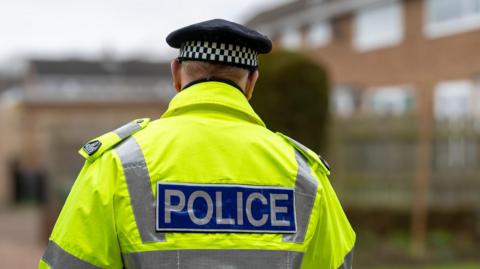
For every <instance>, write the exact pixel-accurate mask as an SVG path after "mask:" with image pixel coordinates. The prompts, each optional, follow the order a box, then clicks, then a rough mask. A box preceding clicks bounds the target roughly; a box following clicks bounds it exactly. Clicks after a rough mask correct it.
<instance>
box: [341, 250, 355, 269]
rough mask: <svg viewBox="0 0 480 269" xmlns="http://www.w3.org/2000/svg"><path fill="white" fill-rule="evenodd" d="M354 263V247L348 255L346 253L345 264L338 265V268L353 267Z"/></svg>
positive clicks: (348, 268)
mask: <svg viewBox="0 0 480 269" xmlns="http://www.w3.org/2000/svg"><path fill="white" fill-rule="evenodd" d="M352 263H353V248H352V250H350V252H348V254H347V255H345V258H344V259H343V264H342V265H340V267H338V269H352Z"/></svg>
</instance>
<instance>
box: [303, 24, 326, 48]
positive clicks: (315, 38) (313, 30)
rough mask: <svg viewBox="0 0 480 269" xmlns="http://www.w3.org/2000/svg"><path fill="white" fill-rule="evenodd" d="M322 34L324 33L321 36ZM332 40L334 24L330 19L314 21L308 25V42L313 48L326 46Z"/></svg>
mask: <svg viewBox="0 0 480 269" xmlns="http://www.w3.org/2000/svg"><path fill="white" fill-rule="evenodd" d="M320 35H323V36H321V37H319V36H320ZM331 41H332V25H331V23H330V21H328V20H322V21H317V22H313V23H312V24H310V26H309V27H308V31H307V44H308V46H309V47H312V48H319V47H325V46H327V45H328V44H330V42H331Z"/></svg>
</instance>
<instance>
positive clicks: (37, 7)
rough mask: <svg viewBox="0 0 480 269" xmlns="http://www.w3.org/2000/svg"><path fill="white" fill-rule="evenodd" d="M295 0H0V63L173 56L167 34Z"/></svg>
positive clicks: (235, 18) (245, 16)
mask: <svg viewBox="0 0 480 269" xmlns="http://www.w3.org/2000/svg"><path fill="white" fill-rule="evenodd" d="M288 1H291V0H241V1H227V0H224V1H221V0H201V1H194V0H190V1H186V0H174V1H161V0H76V1H71V0H41V1H36V0H14V1H12V0H0V63H6V62H7V63H8V62H9V61H10V60H12V59H15V58H19V57H25V56H37V57H38V56H41V57H54V58H59V57H72V56H76V57H89V58H92V57H93V58H94V57H98V56H99V55H101V54H102V52H104V51H111V52H113V53H114V54H113V55H114V56H116V57H120V58H128V57H135V56H143V57H144V58H145V57H149V58H168V57H171V55H173V50H171V49H169V48H168V47H167V46H166V44H165V41H164V40H165V36H166V35H167V34H168V33H169V32H170V31H171V30H174V29H176V28H179V27H181V26H184V25H188V24H190V23H194V22H198V21H202V20H207V19H211V18H225V19H229V20H233V21H237V22H244V21H245V20H247V19H248V18H250V17H251V16H253V15H255V14H256V13H257V12H259V11H261V10H264V9H266V8H269V7H271V6H275V5H279V4H282V3H285V2H288Z"/></svg>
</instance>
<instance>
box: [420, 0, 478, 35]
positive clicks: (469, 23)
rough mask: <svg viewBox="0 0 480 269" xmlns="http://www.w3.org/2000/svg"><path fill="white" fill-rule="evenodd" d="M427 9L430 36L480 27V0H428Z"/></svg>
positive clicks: (427, 28) (427, 30)
mask: <svg viewBox="0 0 480 269" xmlns="http://www.w3.org/2000/svg"><path fill="white" fill-rule="evenodd" d="M426 10H427V14H426V17H427V25H426V34H427V36H429V37H440V36H445V35H450V34H454V33H459V32H464V31H470V30H474V29H478V28H480V0H455V1H452V0H428V1H427V6H426Z"/></svg>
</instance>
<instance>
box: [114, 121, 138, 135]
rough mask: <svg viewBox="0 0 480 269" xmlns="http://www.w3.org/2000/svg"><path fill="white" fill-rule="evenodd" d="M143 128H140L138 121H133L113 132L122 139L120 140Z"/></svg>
mask: <svg viewBox="0 0 480 269" xmlns="http://www.w3.org/2000/svg"><path fill="white" fill-rule="evenodd" d="M141 128H142V127H141V126H140V124H138V123H137V121H132V122H129V123H127V124H125V125H123V126H122V127H120V128H118V129H116V130H114V131H113V132H114V133H116V134H117V135H118V136H119V137H120V139H125V138H127V137H128V136H129V135H131V134H133V133H134V132H135V131H138V130H140V129H141Z"/></svg>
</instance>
